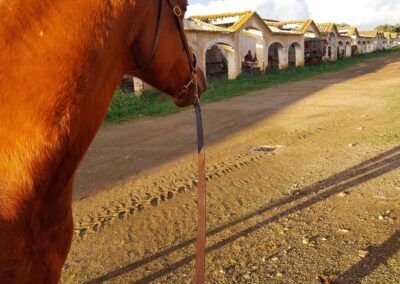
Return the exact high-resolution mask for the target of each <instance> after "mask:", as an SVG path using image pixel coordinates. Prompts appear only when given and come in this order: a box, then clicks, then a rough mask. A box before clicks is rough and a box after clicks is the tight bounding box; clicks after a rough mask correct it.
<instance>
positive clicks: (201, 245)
mask: <svg viewBox="0 0 400 284" xmlns="http://www.w3.org/2000/svg"><path fill="white" fill-rule="evenodd" d="M167 2H168V4H169V6H170V8H171V10H172V12H173V14H174V16H175V19H176V22H177V25H178V28H179V33H180V35H181V39H182V44H183V46H184V48H185V53H186V55H187V58H188V61H189V67H190V71H191V77H190V80H189V81H188V82H187V83H186V84H185V85H183V87H182V89H181V91H180V94H179V97H183V96H184V95H186V94H187V93H188V92H189V90H190V89H191V88H193V89H194V97H195V100H194V102H193V104H194V107H195V111H196V125H197V143H198V180H199V182H198V229H197V247H196V283H197V284H203V283H205V270H206V269H205V256H206V157H205V148H204V135H203V120H202V115H201V109H200V99H199V93H198V85H197V76H196V70H197V59H196V58H195V57H194V55H193V54H192V52H191V50H190V48H189V45H188V42H187V38H186V34H185V29H184V25H183V18H182V16H183V14H184V13H183V11H182V8H181V7H180V6H179V5H177V4H176V3H175V2H174V1H173V0H167ZM163 9H164V0H160V7H159V11H158V19H157V30H156V35H155V37H154V42H153V49H152V51H151V55H150V58H149V60H148V61H147V63H146V64H145V65H143V66H142V67H140V68H138V69H136V70H135V71H136V72H140V71H144V70H145V69H146V68H148V67H149V66H150V65H151V63H152V62H153V60H154V57H155V55H156V52H157V49H158V40H159V34H160V26H161V19H162V14H163Z"/></svg>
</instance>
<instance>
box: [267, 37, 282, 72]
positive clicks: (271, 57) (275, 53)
mask: <svg viewBox="0 0 400 284" xmlns="http://www.w3.org/2000/svg"><path fill="white" fill-rule="evenodd" d="M286 67H287V62H286V60H285V51H284V47H283V45H282V43H279V42H275V43H273V44H271V45H270V46H269V48H268V70H277V69H285V68H286Z"/></svg>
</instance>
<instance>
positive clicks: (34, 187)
mask: <svg viewBox="0 0 400 284" xmlns="http://www.w3.org/2000/svg"><path fill="white" fill-rule="evenodd" d="M186 7H187V1H185V0H174V1H173V0H104V1H98V0H86V1H81V0H69V1H62V0H31V1H24V0H3V1H0V50H1V53H0V283H57V282H58V281H59V278H60V273H61V269H62V266H63V264H64V262H65V259H66V257H67V255H68V251H69V249H70V244H71V240H72V234H73V222H72V210H71V204H72V184H73V176H74V173H75V171H76V168H77V167H78V165H79V162H80V161H81V159H82V157H83V155H84V154H85V152H86V151H87V149H88V147H89V145H90V143H91V142H92V140H93V138H94V136H95V134H96V132H97V131H98V129H99V127H100V126H101V124H102V122H103V120H104V117H105V115H106V113H107V109H108V106H109V104H110V102H111V99H112V95H113V93H114V91H115V88H116V87H117V85H118V83H119V81H120V79H121V77H122V76H123V74H126V73H128V74H132V75H134V76H136V77H139V78H141V79H143V80H144V81H146V82H148V83H149V84H151V85H153V86H154V87H156V88H158V89H160V90H161V91H163V92H165V93H167V94H169V95H170V96H171V97H172V99H173V100H174V102H175V103H176V104H177V105H178V106H187V105H190V104H192V103H193V102H195V101H196V95H197V94H199V95H201V93H202V92H204V90H205V88H206V84H205V79H204V75H203V73H202V71H201V70H198V69H197V68H194V67H193V66H194V64H193V62H194V61H195V60H194V59H193V58H192V56H193V55H192V53H191V51H190V50H188V47H187V43H186V39H185V37H184V36H183V31H182V26H181V25H182V23H181V21H182V20H183V17H184V11H185V10H186ZM154 46H156V47H155V48H154Z"/></svg>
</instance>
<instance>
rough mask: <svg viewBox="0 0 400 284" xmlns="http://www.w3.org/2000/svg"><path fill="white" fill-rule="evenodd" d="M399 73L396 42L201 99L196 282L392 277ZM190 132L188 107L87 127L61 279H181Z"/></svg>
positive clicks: (185, 263) (187, 236)
mask: <svg viewBox="0 0 400 284" xmlns="http://www.w3.org/2000/svg"><path fill="white" fill-rule="evenodd" d="M399 74H400V54H395V55H391V56H387V57H385V58H380V59H373V60H370V61H367V62H365V63H363V64H359V65H357V66H354V67H352V68H350V69H347V70H346V71H342V72H340V73H332V74H324V75H321V76H319V77H316V78H313V79H310V80H305V81H301V82H295V83H290V84H286V85H280V86H277V87H274V88H269V89H265V90H262V91H258V92H255V93H252V94H250V95H248V96H244V97H239V98H235V99H232V100H229V101H225V102H220V103H215V104H210V105H207V106H205V107H204V116H205V127H206V143H207V145H208V149H207V156H208V160H207V165H208V180H209V182H208V214H209V215H208V254H207V268H208V271H207V281H208V282H209V283H400V169H399V167H400V128H399V125H400V103H399V102H400V76H399ZM195 138H196V136H195V127H194V114H193V112H192V111H187V112H183V113H180V114H177V115H173V116H169V117H165V118H157V119H142V120H136V121H133V122H128V123H125V124H122V125H117V126H107V127H104V128H103V129H102V130H101V131H100V133H99V134H98V136H97V138H96V141H95V142H94V144H93V146H92V148H91V150H90V152H89V153H88V155H87V157H86V159H85V161H84V162H83V163H82V166H81V168H80V170H79V173H78V176H77V180H76V189H75V200H76V201H75V202H74V212H75V228H76V235H75V238H74V242H73V246H72V250H71V253H70V257H69V259H68V262H67V263H66V265H65V268H64V273H63V278H62V282H63V283H103V282H104V283H148V282H153V283H193V277H194V252H195V240H194V237H195V235H196V189H197V188H196V184H197V181H196V155H195V149H196V144H195V143H196V142H195ZM259 145H271V146H277V145H280V146H283V148H279V149H280V151H278V152H277V153H275V154H271V153H253V152H251V151H250V149H251V148H252V147H254V146H259Z"/></svg>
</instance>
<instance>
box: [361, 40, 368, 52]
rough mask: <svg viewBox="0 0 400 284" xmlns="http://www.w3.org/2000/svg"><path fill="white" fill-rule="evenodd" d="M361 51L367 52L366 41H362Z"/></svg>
mask: <svg viewBox="0 0 400 284" xmlns="http://www.w3.org/2000/svg"><path fill="white" fill-rule="evenodd" d="M361 52H362V53H367V42H365V41H363V42H362V46H361Z"/></svg>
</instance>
